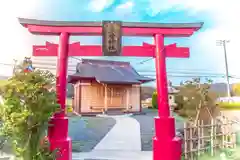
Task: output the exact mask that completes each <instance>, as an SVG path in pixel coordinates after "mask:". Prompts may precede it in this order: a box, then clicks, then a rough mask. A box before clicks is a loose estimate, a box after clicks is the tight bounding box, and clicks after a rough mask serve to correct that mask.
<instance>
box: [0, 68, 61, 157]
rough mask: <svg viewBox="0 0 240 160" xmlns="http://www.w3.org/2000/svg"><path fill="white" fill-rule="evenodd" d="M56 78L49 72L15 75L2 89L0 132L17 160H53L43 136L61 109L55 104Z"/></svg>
mask: <svg viewBox="0 0 240 160" xmlns="http://www.w3.org/2000/svg"><path fill="white" fill-rule="evenodd" d="M54 82H55V76H54V75H53V74H51V73H50V72H45V71H40V70H34V71H33V72H27V73H25V72H23V71H19V72H16V73H15V74H14V75H13V77H12V78H10V79H9V80H8V83H7V84H6V85H4V86H3V87H1V92H0V94H1V96H2V97H3V99H4V104H2V105H0V121H1V122H2V125H1V128H0V132H1V134H2V135H3V136H4V137H6V138H7V140H9V142H11V146H12V147H13V151H14V153H15V155H16V158H17V159H18V160H55V159H56V152H55V150H54V151H51V150H50V148H49V142H48V139H47V137H45V135H46V130H47V128H48V122H49V120H50V118H51V116H52V115H53V113H55V112H57V111H59V109H60V107H59V105H58V104H57V101H56V93H55V91H51V90H49V88H51V87H53V86H54Z"/></svg>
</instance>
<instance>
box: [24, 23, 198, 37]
mask: <svg viewBox="0 0 240 160" xmlns="http://www.w3.org/2000/svg"><path fill="white" fill-rule="evenodd" d="M26 27H27V28H28V30H29V31H30V32H31V33H35V34H41V35H43V34H45V35H48V34H60V33H62V32H67V33H70V34H75V35H87V36H90V35H95V36H96V35H98V36H99V35H102V27H57V26H38V25H26ZM196 30H197V28H138V27H131V28H130V27H123V28H122V33H123V35H124V36H154V35H155V34H163V35H164V37H179V36H181V37H189V36H191V35H192V34H193V32H195V31H196Z"/></svg>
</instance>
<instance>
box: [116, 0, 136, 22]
mask: <svg viewBox="0 0 240 160" xmlns="http://www.w3.org/2000/svg"><path fill="white" fill-rule="evenodd" d="M133 6H134V3H133V2H132V1H127V2H126V3H123V4H120V5H118V6H117V7H116V10H115V13H116V14H117V16H118V18H119V17H125V16H127V15H131V14H133Z"/></svg>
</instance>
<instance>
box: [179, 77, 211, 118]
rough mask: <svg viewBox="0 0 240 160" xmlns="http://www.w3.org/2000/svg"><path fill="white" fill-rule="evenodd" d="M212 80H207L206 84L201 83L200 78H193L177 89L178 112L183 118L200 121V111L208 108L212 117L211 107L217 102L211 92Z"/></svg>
mask: <svg viewBox="0 0 240 160" xmlns="http://www.w3.org/2000/svg"><path fill="white" fill-rule="evenodd" d="M211 83H212V80H209V79H206V82H205V83H201V79H200V78H193V79H192V80H188V81H186V82H183V83H181V85H180V86H179V87H177V89H178V90H179V93H178V94H177V95H176V103H177V107H176V108H175V111H177V112H178V113H179V114H181V115H182V116H187V117H191V118H195V119H198V118H199V114H200V111H201V109H202V108H203V107H206V109H207V111H208V112H209V116H211V110H212V109H211V107H212V106H213V104H214V102H215V98H216V97H215V96H214V95H213V94H212V93H210V92H209V88H210V84H211Z"/></svg>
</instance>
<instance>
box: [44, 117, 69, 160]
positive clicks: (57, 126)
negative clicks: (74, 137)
mask: <svg viewBox="0 0 240 160" xmlns="http://www.w3.org/2000/svg"><path fill="white" fill-rule="evenodd" d="M49 124H50V126H49V128H48V139H49V142H50V145H51V146H50V147H51V149H53V150H54V149H58V150H59V153H60V157H59V158H58V160H72V143H71V138H69V137H68V118H67V117H53V118H52V119H51V121H50V122H49Z"/></svg>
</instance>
